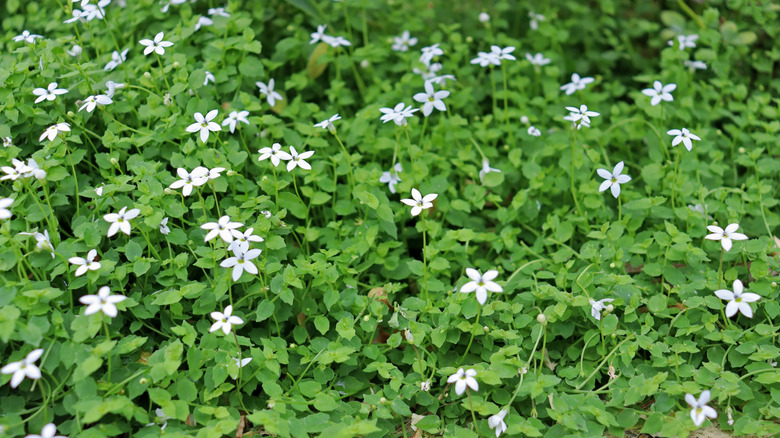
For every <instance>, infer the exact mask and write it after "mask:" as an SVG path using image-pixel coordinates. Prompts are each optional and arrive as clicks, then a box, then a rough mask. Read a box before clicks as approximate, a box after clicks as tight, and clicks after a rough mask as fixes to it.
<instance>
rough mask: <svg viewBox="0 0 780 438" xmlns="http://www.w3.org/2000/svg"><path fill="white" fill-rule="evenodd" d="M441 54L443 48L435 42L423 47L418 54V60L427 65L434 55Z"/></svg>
mask: <svg viewBox="0 0 780 438" xmlns="http://www.w3.org/2000/svg"><path fill="white" fill-rule="evenodd" d="M443 54H444V50H442V49H441V48H439V43H436V44H434V45H432V46H428V47H423V48H422V54H421V55H420V62H422V63H423V64H425V65H429V64H430V63H431V61H433V58H434V57H436V56H439V55H443Z"/></svg>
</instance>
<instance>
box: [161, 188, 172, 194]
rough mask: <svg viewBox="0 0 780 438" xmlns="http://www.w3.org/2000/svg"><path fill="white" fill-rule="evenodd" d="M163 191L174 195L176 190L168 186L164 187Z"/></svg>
mask: <svg viewBox="0 0 780 438" xmlns="http://www.w3.org/2000/svg"><path fill="white" fill-rule="evenodd" d="M163 193H165V194H166V195H172V194H173V193H174V191H173V190H171V188H170V187H166V188H164V189H163Z"/></svg>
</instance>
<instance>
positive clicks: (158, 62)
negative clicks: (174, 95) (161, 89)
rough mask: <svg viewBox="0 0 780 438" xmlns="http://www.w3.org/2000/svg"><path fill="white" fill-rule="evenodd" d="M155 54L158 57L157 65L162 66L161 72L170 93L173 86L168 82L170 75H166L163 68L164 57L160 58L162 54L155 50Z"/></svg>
mask: <svg viewBox="0 0 780 438" xmlns="http://www.w3.org/2000/svg"><path fill="white" fill-rule="evenodd" d="M154 56H156V57H157V66H158V67H160V74H162V77H163V79H164V80H165V88H167V89H168V93H170V92H171V86H170V84H168V77H167V76H165V70H164V69H163V63H162V58H160V55H158V54H157V52H154Z"/></svg>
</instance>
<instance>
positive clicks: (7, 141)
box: [3, 137, 14, 148]
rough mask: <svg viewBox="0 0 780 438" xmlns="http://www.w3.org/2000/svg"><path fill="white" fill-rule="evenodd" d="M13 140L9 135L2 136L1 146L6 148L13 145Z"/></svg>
mask: <svg viewBox="0 0 780 438" xmlns="http://www.w3.org/2000/svg"><path fill="white" fill-rule="evenodd" d="M13 144H14V140H13V139H12V138H11V137H4V138H3V147H4V148H7V147H8V146H13Z"/></svg>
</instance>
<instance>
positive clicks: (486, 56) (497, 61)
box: [471, 52, 501, 67]
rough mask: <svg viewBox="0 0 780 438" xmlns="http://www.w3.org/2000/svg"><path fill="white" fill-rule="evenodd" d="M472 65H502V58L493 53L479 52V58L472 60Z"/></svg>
mask: <svg viewBox="0 0 780 438" xmlns="http://www.w3.org/2000/svg"><path fill="white" fill-rule="evenodd" d="M471 63H472V64H479V66H480V67H488V66H490V65H501V58H499V55H497V54H495V53H493V52H477V57H476V58H474V59H472V60H471Z"/></svg>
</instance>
